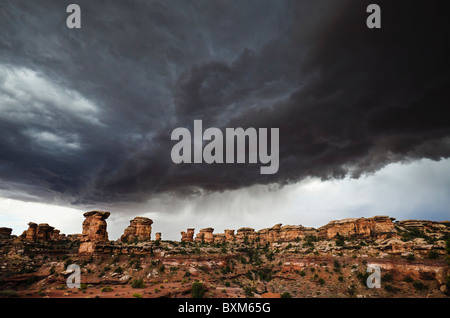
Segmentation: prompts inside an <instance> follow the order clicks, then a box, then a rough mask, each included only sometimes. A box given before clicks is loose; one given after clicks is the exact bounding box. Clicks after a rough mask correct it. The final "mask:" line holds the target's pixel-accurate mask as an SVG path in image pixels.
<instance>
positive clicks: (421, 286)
mask: <svg viewBox="0 0 450 318" xmlns="http://www.w3.org/2000/svg"><path fill="white" fill-rule="evenodd" d="M413 287H414V288H415V289H416V290H418V291H420V290H425V289H428V286H427V285H425V284H424V283H422V282H421V281H415V282H414V283H413Z"/></svg>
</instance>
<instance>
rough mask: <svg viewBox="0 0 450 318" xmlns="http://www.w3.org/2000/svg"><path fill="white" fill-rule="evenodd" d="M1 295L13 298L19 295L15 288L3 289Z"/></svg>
mask: <svg viewBox="0 0 450 318" xmlns="http://www.w3.org/2000/svg"><path fill="white" fill-rule="evenodd" d="M0 297H5V298H13V297H18V295H17V292H16V291H15V290H2V291H0Z"/></svg>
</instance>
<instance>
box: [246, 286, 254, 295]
mask: <svg viewBox="0 0 450 318" xmlns="http://www.w3.org/2000/svg"><path fill="white" fill-rule="evenodd" d="M244 294H245V296H247V297H253V296H254V293H253V288H251V287H249V286H246V287H245V288H244Z"/></svg>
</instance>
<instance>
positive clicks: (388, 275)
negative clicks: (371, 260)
mask: <svg viewBox="0 0 450 318" xmlns="http://www.w3.org/2000/svg"><path fill="white" fill-rule="evenodd" d="M381 279H382V281H383V282H385V283H391V282H392V281H393V280H394V276H393V275H392V274H391V273H386V274H384V275H383V277H382V278H381Z"/></svg>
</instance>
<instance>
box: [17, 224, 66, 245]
mask: <svg viewBox="0 0 450 318" xmlns="http://www.w3.org/2000/svg"><path fill="white" fill-rule="evenodd" d="M59 232H60V231H59V230H55V228H54V227H53V226H50V225H48V224H47V223H41V224H36V223H33V222H30V223H28V229H27V230H26V231H24V232H23V233H22V235H21V236H20V237H21V238H22V239H25V240H27V241H33V242H34V241H40V242H50V241H57V240H59V239H60V234H59Z"/></svg>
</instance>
